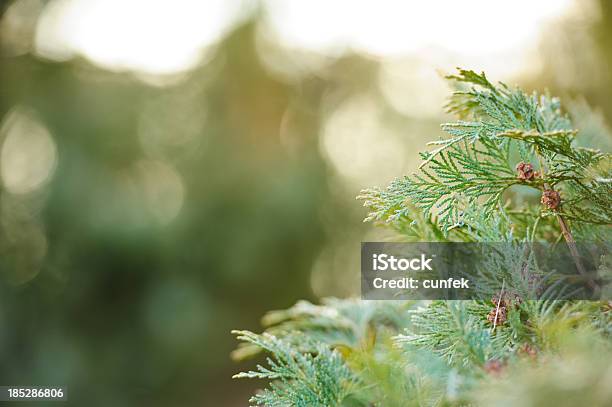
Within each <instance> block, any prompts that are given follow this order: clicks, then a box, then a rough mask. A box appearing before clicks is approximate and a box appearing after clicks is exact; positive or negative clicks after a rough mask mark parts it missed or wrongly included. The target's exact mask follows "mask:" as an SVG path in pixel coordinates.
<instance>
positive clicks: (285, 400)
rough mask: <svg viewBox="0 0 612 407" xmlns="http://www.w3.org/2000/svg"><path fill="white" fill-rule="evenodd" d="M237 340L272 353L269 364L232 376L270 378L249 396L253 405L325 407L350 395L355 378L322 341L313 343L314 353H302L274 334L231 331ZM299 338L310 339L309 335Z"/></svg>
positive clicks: (338, 403)
mask: <svg viewBox="0 0 612 407" xmlns="http://www.w3.org/2000/svg"><path fill="white" fill-rule="evenodd" d="M232 333H234V334H236V335H237V337H238V339H240V340H242V341H245V342H247V343H251V344H253V345H255V346H258V347H260V348H262V349H263V350H265V351H267V352H269V353H271V354H272V355H273V356H272V358H267V362H268V365H269V367H263V366H261V365H258V366H257V370H256V371H249V372H242V373H238V374H236V375H234V376H233V377H234V378H256V379H268V380H273V382H272V383H271V384H270V386H269V388H268V389H265V390H263V391H262V392H261V393H259V394H257V395H255V396H253V397H252V398H251V400H250V401H251V403H253V405H256V406H279V407H280V406H283V407H284V406H296V407H309V406H315V407H327V406H337V405H340V403H341V402H342V401H343V400H344V399H345V398H346V397H347V396H348V395H349V393H350V392H351V388H352V386H353V385H354V384H355V383H356V379H355V377H354V376H353V374H352V373H351V371H350V370H349V369H348V367H347V366H346V364H345V363H344V361H343V360H342V358H341V356H340V354H339V353H338V352H336V351H333V350H331V349H330V348H329V347H328V346H326V345H323V344H321V343H313V344H312V345H313V347H314V348H315V349H316V353H315V354H314V355H313V354H311V353H301V352H299V351H298V350H297V349H296V348H295V347H293V346H292V345H291V344H290V343H288V342H286V341H283V340H281V339H279V338H277V337H275V336H273V335H270V334H267V333H264V334H262V335H257V334H254V333H252V332H249V331H232ZM301 339H302V341H307V342H312V339H310V338H308V337H303V338H301Z"/></svg>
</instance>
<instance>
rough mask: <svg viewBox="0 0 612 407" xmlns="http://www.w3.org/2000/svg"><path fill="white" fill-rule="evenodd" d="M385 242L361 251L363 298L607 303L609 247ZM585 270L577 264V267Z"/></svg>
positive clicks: (367, 245) (365, 245)
mask: <svg viewBox="0 0 612 407" xmlns="http://www.w3.org/2000/svg"><path fill="white" fill-rule="evenodd" d="M577 248H578V250H577V251H576V252H572V251H570V250H569V249H568V247H567V246H566V245H563V244H559V245H553V244H548V243H524V242H504V243H382V242H366V243H362V247H361V289H362V290H361V296H362V298H363V299H365V300H369V299H371V300H387V299H388V300H397V299H432V300H433V299H445V300H453V299H457V300H462V299H483V300H488V299H490V298H491V296H493V295H496V293H499V292H500V290H504V291H505V292H508V293H512V294H514V295H516V296H518V297H520V298H522V299H531V300H535V299H556V300H569V299H583V300H609V299H610V298H611V297H612V295H611V294H612V287H611V286H610V282H611V281H612V272H611V271H610V270H611V268H610V265H611V264H612V258H611V257H610V247H609V245H608V244H603V243H598V244H595V243H583V244H577ZM578 264H579V265H580V266H581V267H577V265H578Z"/></svg>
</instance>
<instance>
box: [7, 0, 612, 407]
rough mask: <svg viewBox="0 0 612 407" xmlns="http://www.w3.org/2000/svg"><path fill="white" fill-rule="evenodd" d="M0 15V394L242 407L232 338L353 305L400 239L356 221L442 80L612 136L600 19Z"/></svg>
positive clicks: (213, 8) (400, 159)
mask: <svg viewBox="0 0 612 407" xmlns="http://www.w3.org/2000/svg"><path fill="white" fill-rule="evenodd" d="M455 3H457V4H455ZM459 3H460V4H461V5H458V4H459ZM0 12H1V13H2V14H1V19H0V52H1V59H0V86H1V87H0V180H1V181H2V182H1V184H0V385H22V386H26V385H61V386H67V387H68V389H69V401H68V403H66V404H67V405H71V406H83V405H87V406H117V407H120V406H209V405H211V406H243V405H246V404H247V399H248V396H249V394H250V393H252V392H253V391H254V390H255V389H256V388H257V386H258V384H257V383H256V382H250V381H232V380H231V375H232V374H233V373H234V372H236V371H238V370H241V369H243V368H245V367H248V366H247V365H246V364H244V365H236V364H234V363H233V362H231V360H230V359H229V353H230V351H231V350H232V349H233V348H234V347H235V344H236V343H235V341H234V339H233V338H232V336H231V335H230V330H231V329H234V328H241V329H251V330H255V331H257V330H259V329H260V327H259V322H258V321H259V318H260V317H261V316H262V315H263V313H264V312H265V311H267V310H270V309H278V308H284V307H288V306H290V305H292V304H293V303H294V302H295V301H297V300H298V299H301V298H305V299H310V300H316V298H318V297H321V296H329V295H336V296H342V297H345V296H350V295H357V294H358V284H359V275H358V270H359V268H358V266H359V264H358V262H359V255H358V253H359V244H360V242H361V241H362V240H365V239H370V240H374V239H383V238H385V237H386V235H384V234H383V233H384V232H380V231H375V230H374V231H373V230H371V228H370V227H368V226H364V225H362V224H361V219H362V217H363V211H362V208H360V206H359V204H358V203H357V202H355V201H354V197H355V195H357V193H358V192H359V189H360V188H362V187H367V186H373V185H384V184H385V183H387V182H388V181H389V180H391V179H392V178H393V177H395V176H399V175H402V174H404V173H408V172H410V171H411V170H412V169H414V168H415V166H416V165H417V161H416V160H417V151H418V150H420V149H422V145H423V143H424V141H426V140H431V139H433V138H435V137H438V136H441V135H442V134H441V132H440V130H439V123H440V121H443V120H445V119H446V118H445V116H444V114H443V108H442V105H443V103H444V98H445V96H446V95H447V92H448V89H447V88H446V85H445V84H444V81H443V80H442V79H441V77H440V72H450V71H451V70H452V68H453V67H455V66H462V67H466V68H473V69H475V70H486V71H487V74H488V76H489V77H490V78H491V79H495V80H497V79H501V80H504V81H505V82H507V83H511V84H514V83H518V84H521V85H522V86H525V87H527V88H533V89H535V88H537V89H542V88H549V89H550V90H551V92H553V93H556V94H560V95H561V96H563V97H564V100H565V101H567V102H569V106H570V107H571V108H570V110H572V111H576V112H578V113H580V116H581V117H587V116H588V118H589V120H588V126H590V127H589V128H585V129H583V130H584V131H585V133H587V135H588V134H589V132H595V131H599V128H593V126H595V127H597V126H601V127H602V128H604V127H605V121H606V118H608V119H610V118H612V103H611V102H610V98H609V95H610V90H611V88H612V78H611V75H612V74H611V72H612V71H611V70H610V66H611V64H612V52H611V50H612V24H611V23H612V5H610V3H609V2H606V1H601V2H596V1H587V0H585V1H570V0H565V1H556V0H555V1H552V0H546V1H541V2H537V6H536V5H535V4H534V3H533V2H528V1H517V2H512V3H510V2H508V3H507V4H504V5H497V4H496V5H493V4H490V3H488V2H483V1H474V2H470V1H467V2H452V1H432V2H394V1H388V0H385V1H382V2H349V1H334V2H324V1H310V2H308V1H301V2H299V1H284V2H283V1H274V0H271V1H264V0H262V1H220V0H219V1H197V0H193V1H190V0H180V1H153V0H149V1H144V0H123V1H118V0H106V1H102V0H55V1H42V0H16V1H4V2H0ZM589 106H597V107H598V108H599V109H600V110H595V111H592V110H591V109H590V108H589ZM585 123H586V121H585ZM578 125H579V126H580V122H579V123H578ZM24 405H25V404H24ZM35 405H43V404H42V403H35Z"/></svg>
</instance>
